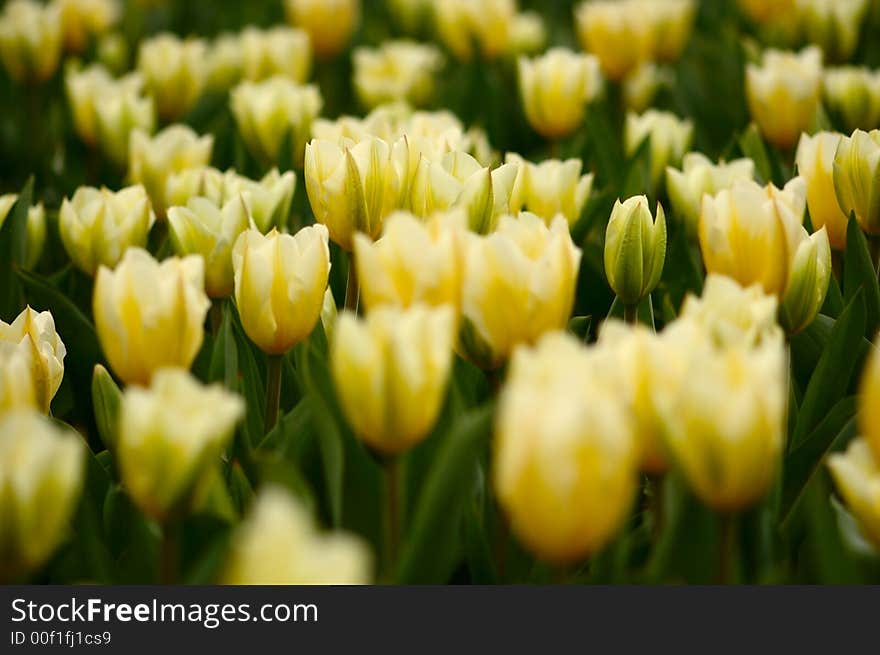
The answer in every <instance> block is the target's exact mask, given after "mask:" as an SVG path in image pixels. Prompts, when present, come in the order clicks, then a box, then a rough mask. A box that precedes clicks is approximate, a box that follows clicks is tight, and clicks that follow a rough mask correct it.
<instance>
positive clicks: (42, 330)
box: [0, 306, 67, 414]
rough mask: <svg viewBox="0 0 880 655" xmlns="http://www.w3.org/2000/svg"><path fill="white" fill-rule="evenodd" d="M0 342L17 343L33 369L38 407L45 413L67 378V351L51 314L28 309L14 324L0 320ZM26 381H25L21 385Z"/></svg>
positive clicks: (31, 377)
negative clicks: (65, 373) (65, 369)
mask: <svg viewBox="0 0 880 655" xmlns="http://www.w3.org/2000/svg"><path fill="white" fill-rule="evenodd" d="M0 342H7V343H12V344H16V345H17V346H18V347H19V349H21V350H22V352H23V354H24V355H25V357H26V360H27V363H28V365H29V367H30V369H31V370H30V372H31V375H30V379H31V382H32V383H33V389H34V400H35V402H36V407H37V409H39V410H40V411H42V412H43V413H44V414H45V413H48V411H49V404H50V403H51V402H52V398H54V397H55V393H56V392H57V391H58V387H60V386H61V379H62V378H63V377H64V357H65V355H66V354H67V349H66V348H65V347H64V343H63V342H62V341H61V337H59V336H58V333H57V332H56V331H55V320H54V319H53V318H52V314H51V313H49V312H37V311H35V310H33V309H31V308H30V306H27V307H25V309H24V310H23V311H22V312H21V313H20V314H19V315H18V316H17V317H16V318H15V320H14V321H12V323H4V322H3V321H0ZM24 382H25V381H24V380H22V383H24Z"/></svg>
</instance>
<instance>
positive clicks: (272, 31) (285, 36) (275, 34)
mask: <svg viewBox="0 0 880 655" xmlns="http://www.w3.org/2000/svg"><path fill="white" fill-rule="evenodd" d="M241 49H242V53H241V54H242V71H243V73H244V78H245V79H247V80H251V81H254V82H258V81H260V80H264V79H266V78H268V77H274V76H276V75H281V76H283V77H287V78H290V79H291V80H293V81H294V82H298V83H300V84H302V83H304V82H305V81H306V80H307V79H309V73H310V72H311V70H312V49H311V46H310V45H309V37H308V35H307V34H306V33H305V32H303V31H302V30H296V29H292V28H289V27H272V28H269V29H267V30H260V29H257V28H255V27H247V28H245V29H244V30H242V32H241Z"/></svg>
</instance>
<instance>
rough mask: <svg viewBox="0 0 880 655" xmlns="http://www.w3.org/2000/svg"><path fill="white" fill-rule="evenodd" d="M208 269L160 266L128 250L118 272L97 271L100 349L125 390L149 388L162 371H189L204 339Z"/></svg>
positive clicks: (187, 262) (194, 261)
mask: <svg viewBox="0 0 880 655" xmlns="http://www.w3.org/2000/svg"><path fill="white" fill-rule="evenodd" d="M204 280H205V265H204V262H203V260H202V258H201V257H195V256H190V257H184V258H182V259H181V258H177V257H170V258H168V259H166V260H164V261H162V262H161V263H160V262H158V261H156V260H155V259H153V257H152V255H150V253H148V252H147V251H146V250H142V249H140V248H129V249H128V250H126V251H125V254H124V255H123V257H122V260H121V261H120V262H119V264H118V265H117V266H116V268H115V269H113V270H110V269H109V268H107V267H105V266H101V267H99V268H98V274H97V276H96V277H95V290H94V296H93V301H92V309H93V312H94V315H95V328H96V329H97V332H98V338H99V340H100V341H101V347H102V348H103V350H104V354H105V355H106V357H107V361H108V362H109V363H110V367H111V368H112V369H113V372H114V373H115V374H116V375H117V377H119V378H120V379H121V380H122V381H123V382H125V383H126V384H141V385H146V384H149V382H150V379H151V378H152V376H153V373H154V372H155V371H156V370H158V369H160V368H163V367H168V366H177V367H180V368H189V367H190V365H191V364H192V362H193V360H194V359H195V356H196V354H197V353H198V352H199V348H200V347H201V345H202V339H203V338H204V330H203V326H204V322H205V315H206V314H207V312H208V307H209V306H210V304H211V303H210V301H209V300H208V297H207V296H206V295H205V291H204V288H205V281H204Z"/></svg>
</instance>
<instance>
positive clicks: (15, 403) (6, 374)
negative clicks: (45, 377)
mask: <svg viewBox="0 0 880 655" xmlns="http://www.w3.org/2000/svg"><path fill="white" fill-rule="evenodd" d="M33 376H34V374H33V369H32V367H31V358H30V353H29V352H28V350H26V349H25V348H22V347H21V344H19V343H16V342H14V341H3V340H0V416H2V415H3V414H5V413H6V412H8V411H10V410H12V409H16V408H32V409H40V406H39V405H38V404H37V394H36V385H35V384H34V379H33Z"/></svg>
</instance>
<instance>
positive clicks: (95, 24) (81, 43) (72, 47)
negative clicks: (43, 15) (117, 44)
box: [55, 0, 120, 52]
mask: <svg viewBox="0 0 880 655" xmlns="http://www.w3.org/2000/svg"><path fill="white" fill-rule="evenodd" d="M55 2H57V4H58V6H59V8H60V10H61V32H62V34H63V38H64V48H65V49H66V50H67V51H68V52H83V51H84V50H85V49H86V47H87V46H88V44H89V39H90V38H91V37H93V36H98V35H100V34H103V33H104V32H105V31H107V30H108V29H109V28H110V27H112V26H113V25H115V24H116V23H117V21H118V20H119V17H120V11H119V5H118V4H117V3H116V0H55Z"/></svg>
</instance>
